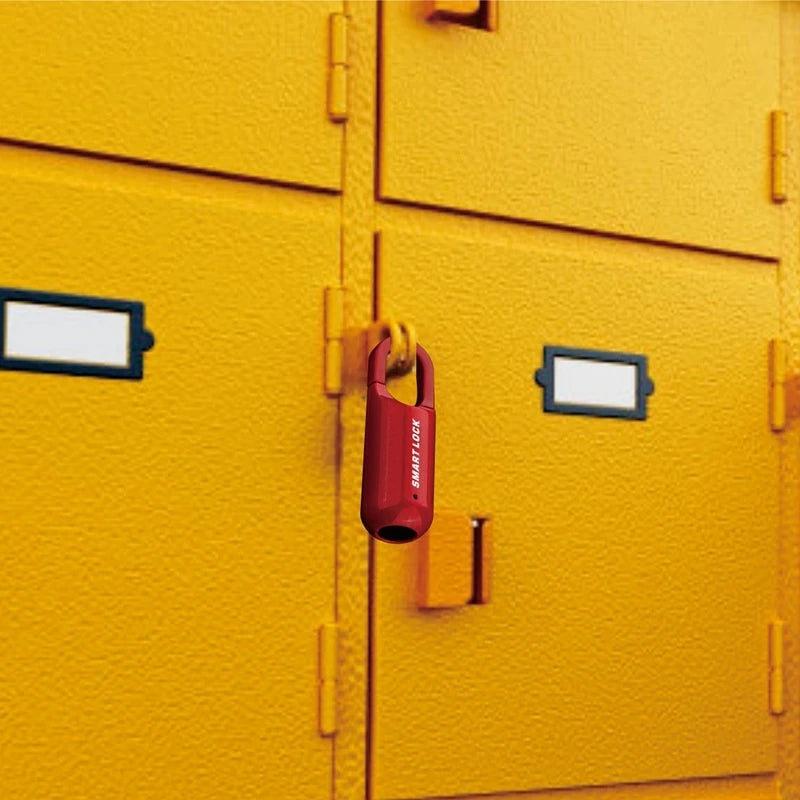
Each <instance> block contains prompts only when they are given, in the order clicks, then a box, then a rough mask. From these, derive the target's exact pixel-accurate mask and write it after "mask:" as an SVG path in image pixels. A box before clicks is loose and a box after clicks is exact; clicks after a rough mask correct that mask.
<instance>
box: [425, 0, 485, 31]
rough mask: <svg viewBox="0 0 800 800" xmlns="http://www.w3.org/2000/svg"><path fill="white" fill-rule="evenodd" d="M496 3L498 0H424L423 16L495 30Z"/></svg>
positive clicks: (429, 18) (433, 19) (434, 19)
mask: <svg viewBox="0 0 800 800" xmlns="http://www.w3.org/2000/svg"><path fill="white" fill-rule="evenodd" d="M497 3H498V0H425V18H426V19H427V20H429V21H441V22H454V23H456V24H457V25H466V26H468V27H470V28H479V29H481V30H485V31H496V30H497Z"/></svg>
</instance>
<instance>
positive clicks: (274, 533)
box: [0, 148, 339, 800]
mask: <svg viewBox="0 0 800 800" xmlns="http://www.w3.org/2000/svg"><path fill="white" fill-rule="evenodd" d="M317 199H318V200H319V199H320V198H317ZM282 209H283V210H282ZM0 216H2V218H3V221H4V222H3V228H2V232H0V270H1V272H2V279H1V280H0V285H4V286H21V287H26V288H32V289H44V290H55V291H67V292H78V293H86V294H96V295H101V296H108V297H121V298H132V299H137V300H141V301H143V302H144V303H145V304H146V315H147V324H148V326H149V327H150V328H151V329H152V330H153V332H154V333H155V336H156V345H155V348H154V349H153V350H152V351H151V352H149V353H148V354H147V355H146V357H145V377H144V380H143V381H142V382H129V381H107V380H98V379H92V378H75V377H56V376H45V375H36V374H24V373H12V372H0V384H1V385H2V389H0V428H2V430H3V448H2V452H3V457H2V463H3V468H2V470H1V471H0V496H2V498H3V515H2V522H0V562H2V564H3V568H2V579H1V580H0V608H2V615H0V653H1V654H2V655H1V656H0V753H2V757H0V797H2V798H3V799H4V800H12V799H13V800H17V798H19V800H22V799H23V798H24V799H25V800H28V799H29V798H30V800H44V799H45V798H64V797H69V798H98V799H99V798H119V797H129V798H136V799H137V800H139V799H143V798H154V799H156V798H157V799H158V800H164V799H165V798H176V799H177V798H181V799H182V800H184V799H185V798H214V799H215V800H216V799H217V798H236V799H237V800H241V798H256V797H269V798H303V799H304V800H306V798H309V799H310V798H314V800H317V799H320V800H321V799H322V798H328V797H330V783H331V759H332V743H331V740H329V739H322V738H320V737H319V735H318V732H317V682H318V677H317V627H318V626H319V625H320V623H322V622H324V621H326V620H330V619H332V618H333V614H334V537H333V530H334V527H333V524H334V508H335V507H334V500H335V458H336V451H335V430H336V408H335V404H332V403H331V402H330V401H329V400H327V398H325V397H324V395H322V393H321V391H320V387H321V374H322V358H321V356H322V352H321V347H320V343H321V327H320V326H321V310H322V289H323V286H324V285H326V284H329V283H333V282H335V281H336V279H337V273H338V268H339V267H338V262H339V256H338V230H337V225H336V221H337V208H336V206H335V205H333V204H331V205H328V206H327V211H325V208H324V207H323V206H322V205H321V204H320V203H318V202H314V201H313V199H312V200H311V201H310V200H308V199H307V198H300V199H298V197H297V195H296V194H294V193H292V192H289V191H286V190H276V189H271V188H268V187H253V186H251V187H237V186H236V185H235V184H233V185H232V184H226V183H225V182H222V181H217V182H211V181H209V180H207V179H203V178H191V177H189V176H179V175H178V176H170V175H168V174H164V173H159V172H158V171H156V170H144V169H141V168H132V167H127V166H123V165H108V166H107V167H106V165H103V164H101V163H97V162H91V161H86V162H84V163H83V164H81V163H80V162H79V160H77V159H72V158H62V157H56V156H47V155H42V154H33V153H26V152H21V153H16V152H15V151H14V150H13V149H11V148H0Z"/></svg>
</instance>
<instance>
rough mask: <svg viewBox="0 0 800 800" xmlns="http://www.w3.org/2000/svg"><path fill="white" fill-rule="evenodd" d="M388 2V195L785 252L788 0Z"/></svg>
mask: <svg viewBox="0 0 800 800" xmlns="http://www.w3.org/2000/svg"><path fill="white" fill-rule="evenodd" d="M424 10H425V5H424V4H423V3H420V2H413V1H409V0H406V1H405V2H389V3H384V4H383V5H382V17H383V22H382V39H381V42H382V50H381V58H382V61H381V66H382V72H381V76H380V80H381V85H380V103H381V131H380V154H381V163H380V167H379V181H380V195H381V197H382V198H385V199H387V200H394V201H409V202H413V203H418V204H422V205H426V206H429V205H433V206H441V207H445V208H452V209H459V210H464V211H472V212H482V213H487V214H492V215H497V216H500V217H508V218H513V219H523V220H532V221H536V222H544V223H549V224H554V225H559V226H567V227H570V228H585V229H590V230H594V231H602V232H608V233H614V234H622V235H626V236H636V237H642V238H647V239H658V240H667V241H671V242H679V243H682V244H691V245H700V246H702V247H708V248H714V249H720V250H732V251H738V252H743V253H754V254H759V255H770V256H774V255H776V254H777V252H778V247H779V235H778V225H779V215H778V212H777V211H776V208H775V207H774V206H773V205H772V203H771V199H770V179H769V175H770V168H771V159H770V154H769V114H770V111H772V110H773V108H775V107H776V104H777V103H778V94H779V88H780V69H779V65H780V25H779V16H780V4H779V3H777V2H745V3H740V2H737V3H730V2H669V3H664V2H623V3H607V2H590V3H586V2H557V3H554V2H501V3H499V8H498V17H499V21H498V30H497V31H494V32H488V31H485V30H477V29H474V28H470V27H465V26H463V25H459V24H457V23H454V22H446V21H435V22H428V21H426V20H425V18H424Z"/></svg>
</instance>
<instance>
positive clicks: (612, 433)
mask: <svg viewBox="0 0 800 800" xmlns="http://www.w3.org/2000/svg"><path fill="white" fill-rule="evenodd" d="M380 244H381V246H380V253H379V257H380V261H379V263H380V286H381V304H382V306H383V307H390V308H394V309H403V313H404V314H406V315H408V316H409V317H411V318H413V319H415V320H416V321H417V323H418V325H417V330H418V333H419V337H420V341H421V342H423V343H424V345H425V347H426V349H427V350H428V352H429V353H430V355H431V357H432V359H433V362H434V365H435V370H436V400H437V434H436V436H437V451H436V512H437V513H441V512H444V511H448V510H449V511H457V512H461V513H463V514H465V515H468V514H470V513H477V514H485V515H489V516H490V517H491V518H492V525H493V538H494V565H493V576H492V580H491V584H492V595H491V601H490V602H489V603H488V604H486V605H477V604H466V605H461V606H457V607H451V608H437V609H420V608H418V606H417V604H416V600H415V591H416V590H415V581H416V577H415V570H416V569H417V559H418V557H419V553H418V545H417V544H416V543H415V545H409V546H404V545H391V544H384V543H380V542H376V543H375V548H376V567H375V569H376V571H375V589H374V593H373V594H374V608H373V609H372V614H373V620H374V648H373V658H374V661H373V664H372V680H373V683H372V702H373V710H372V720H373V723H374V730H373V739H372V774H373V783H374V797H375V798H376V800H390V799H391V800H397V798H423V797H432V796H436V797H439V796H441V797H450V796H457V795H463V794H468V795H470V797H471V796H473V795H481V796H482V795H483V794H490V793H495V792H515V791H523V790H539V789H546V788H562V787H586V786H601V785H609V784H623V783H626V784H642V783H648V782H651V781H673V780H681V779H690V778H710V777H715V776H754V775H762V776H766V778H765V779H764V780H765V781H766V783H764V782H758V781H757V782H756V783H755V784H753V782H752V781H751V780H750V779H748V781H749V782H747V783H746V787H747V788H748V791H749V790H750V789H753V787H754V786H755V787H756V788H759V787H760V789H763V788H764V786H767V787H769V785H770V780H771V779H770V777H769V776H770V775H771V773H772V772H773V771H774V770H775V768H776V718H775V717H774V716H772V715H771V713H770V704H769V695H768V674H769V667H768V630H769V625H770V622H771V620H772V619H773V615H774V613H775V604H776V602H777V601H776V595H777V531H778V437H776V436H775V435H774V434H773V433H772V432H771V430H770V425H769V417H768V407H769V402H768V396H769V394H768V387H769V372H768V343H769V340H770V338H771V337H774V336H775V335H776V333H777V325H778V302H777V275H776V271H777V268H776V265H775V264H772V263H766V262H756V261H749V260H745V259H738V258H734V257H723V256H719V255H711V254H703V253H691V252H688V251H686V252H685V251H679V250H676V249H669V248H655V247H653V248H648V249H647V250H646V251H643V250H641V249H640V250H638V251H633V252H632V248H630V246H629V245H625V244H622V243H620V244H619V245H616V246H614V245H611V244H609V245H608V247H606V248H603V250H602V253H603V254H602V255H601V254H600V252H599V248H598V247H597V245H596V244H594V243H591V242H588V241H584V242H581V241H580V240H578V239H577V238H576V239H575V240H574V242H572V243H567V245H564V246H561V247H560V248H559V249H556V248H555V247H553V246H550V247H545V246H542V247H541V249H540V248H538V247H536V246H535V245H534V244H530V245H526V246H523V245H520V246H514V247H512V246H507V245H503V244H500V243H498V241H495V242H489V241H486V240H477V239H468V238H455V237H453V238H450V237H447V236H444V235H441V234H438V233H436V231H435V230H434V225H433V222H432V223H431V225H430V226H427V225H420V226H419V227H417V228H408V229H406V228H401V227H394V226H391V227H389V226H387V228H386V229H385V230H384V231H383V234H382V236H381V242H380ZM545 346H560V347H567V348H579V349H587V350H599V351H614V352H621V353H626V354H633V355H640V356H645V357H646V358H647V360H648V368H647V371H648V374H649V376H650V378H651V379H652V381H653V382H654V384H655V392H654V393H653V394H652V395H651V396H650V397H649V399H648V403H647V418H646V419H644V420H637V419H628V418H604V417H598V416H585V415H570V414H560V413H545V412H544V410H543V389H542V388H541V387H540V386H538V385H537V383H536V382H535V380H534V374H535V373H536V371H537V370H539V369H540V368H541V367H542V366H543V350H544V347H545ZM403 380H404V381H406V382H410V383H413V381H412V380H411V378H405V379H403ZM390 388H391V384H390ZM402 388H403V387H402V385H401V386H400V387H398V388H397V389H396V391H398V392H399V391H400V389H402ZM406 388H408V387H406ZM560 392H561V389H558V390H557V399H558V394H559V393H560ZM403 396H405V395H403ZM569 398H570V394H569V392H567V393H566V400H565V399H564V398H562V402H567V400H569ZM406 399H407V397H406ZM436 525H437V523H436V520H434V526H433V528H432V529H431V531H430V532H429V533H428V534H427V535H428V536H432V535H435V534H436ZM464 533H465V535H469V534H468V532H467V531H466V530H465V532H464ZM469 552H470V551H469V550H468V555H467V559H468V562H467V563H465V564H456V565H453V564H450V563H448V564H444V565H441V569H442V570H445V571H448V570H451V571H452V572H453V573H458V572H459V571H462V570H463V569H466V570H468V571H469V570H470V569H471V566H472V562H471V555H469ZM465 599H466V598H465ZM728 789H730V786H728ZM720 791H722V790H720ZM733 791H739V790H736V789H734V790H733ZM740 791H741V796H743V797H753V796H755V795H753V794H752V793H751V794H747V793H746V792H745V790H744V789H741V790H740ZM723 794H724V792H723ZM504 796H505V795H504ZM676 796H677V795H676ZM680 796H688V795H680ZM710 796H715V797H716V796H722V795H710ZM725 796H732V795H725ZM736 796H740V794H737V795H736ZM758 796H759V797H763V796H764V795H763V794H761V795H758ZM766 796H770V795H769V793H767V795H766ZM772 796H774V788H773V790H772Z"/></svg>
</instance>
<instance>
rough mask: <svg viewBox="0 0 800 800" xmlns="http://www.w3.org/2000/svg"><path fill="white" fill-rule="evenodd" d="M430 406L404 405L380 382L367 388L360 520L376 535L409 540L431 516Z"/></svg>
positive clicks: (433, 422) (424, 528)
mask: <svg viewBox="0 0 800 800" xmlns="http://www.w3.org/2000/svg"><path fill="white" fill-rule="evenodd" d="M435 440H436V411H435V410H434V409H433V408H427V407H425V406H409V405H406V404H405V403H401V402H400V401H399V400H396V399H395V398H394V397H392V396H391V395H390V394H389V392H388V391H387V389H386V386H385V385H384V384H382V383H372V384H370V386H369V388H368V390H367V420H366V427H365V434H364V473H363V478H362V488H361V521H362V522H363V523H364V527H365V528H366V529H367V530H368V531H369V532H370V533H371V534H372V535H373V536H375V537H376V538H378V539H381V540H383V541H387V542H410V541H414V540H415V539H418V538H419V537H420V536H422V535H423V534H424V533H425V532H426V531H427V530H428V528H429V527H430V525H431V522H433V485H434V453H435V450H436V448H435V444H436V441H435Z"/></svg>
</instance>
